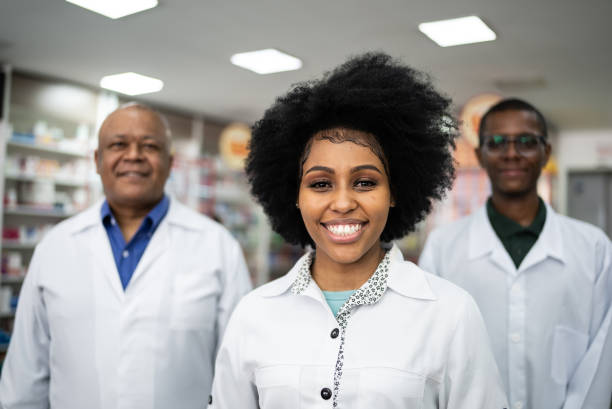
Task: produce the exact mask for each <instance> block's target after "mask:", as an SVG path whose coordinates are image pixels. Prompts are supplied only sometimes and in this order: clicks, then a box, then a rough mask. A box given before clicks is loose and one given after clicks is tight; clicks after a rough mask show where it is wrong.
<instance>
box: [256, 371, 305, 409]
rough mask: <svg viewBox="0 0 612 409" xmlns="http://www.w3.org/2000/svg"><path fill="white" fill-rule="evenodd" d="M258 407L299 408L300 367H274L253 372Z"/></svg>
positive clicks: (270, 408)
mask: <svg viewBox="0 0 612 409" xmlns="http://www.w3.org/2000/svg"><path fill="white" fill-rule="evenodd" d="M255 386H256V387H257V392H258V394H259V407H261V408H265V409H287V408H291V409H298V408H299V407H300V388H299V386H300V367H299V366H292V365H275V366H268V367H264V368H259V369H257V370H256V371H255Z"/></svg>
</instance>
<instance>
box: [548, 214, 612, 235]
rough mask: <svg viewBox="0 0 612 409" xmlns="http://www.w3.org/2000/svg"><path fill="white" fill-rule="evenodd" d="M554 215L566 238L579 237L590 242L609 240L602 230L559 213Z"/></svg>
mask: <svg viewBox="0 0 612 409" xmlns="http://www.w3.org/2000/svg"><path fill="white" fill-rule="evenodd" d="M553 215H554V217H555V219H556V221H557V223H558V225H559V227H560V228H561V229H562V231H563V235H564V237H573V238H577V237H579V238H581V239H585V240H589V241H600V240H604V241H607V240H609V238H608V236H606V233H604V231H603V230H602V229H601V228H599V227H597V226H595V225H593V224H591V223H587V222H585V221H582V220H578V219H574V218H573V217H569V216H565V215H562V214H559V213H553Z"/></svg>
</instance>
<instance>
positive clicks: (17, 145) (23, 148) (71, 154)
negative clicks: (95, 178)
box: [6, 140, 89, 159]
mask: <svg viewBox="0 0 612 409" xmlns="http://www.w3.org/2000/svg"><path fill="white" fill-rule="evenodd" d="M6 148H7V150H10V151H12V152H20V153H23V154H26V155H27V154H41V153H46V154H49V155H52V156H61V157H64V158H75V159H88V158H89V155H87V154H86V153H83V152H77V151H72V150H67V149H61V148H56V147H53V146H45V145H36V144H28V143H23V142H15V141H10V140H9V141H8V142H7V143H6Z"/></svg>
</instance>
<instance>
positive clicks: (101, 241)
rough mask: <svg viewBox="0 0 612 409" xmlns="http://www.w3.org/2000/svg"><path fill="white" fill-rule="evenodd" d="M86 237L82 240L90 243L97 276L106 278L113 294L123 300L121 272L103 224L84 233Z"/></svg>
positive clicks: (100, 223)
mask: <svg viewBox="0 0 612 409" xmlns="http://www.w3.org/2000/svg"><path fill="white" fill-rule="evenodd" d="M83 234H84V235H85V236H89V237H83V238H82V240H85V241H86V242H87V243H88V247H89V252H90V253H91V257H92V259H93V266H92V267H93V269H94V273H95V274H100V275H103V276H104V277H106V280H107V281H108V284H109V286H110V287H111V288H112V290H113V293H115V295H116V296H117V297H118V298H120V299H122V298H123V296H124V294H123V287H122V286H121V279H120V278H119V272H118V271H117V265H116V264H115V259H114V257H113V250H112V249H111V245H110V242H109V240H108V235H107V234H106V231H105V230H104V227H103V226H102V222H99V223H97V224H96V226H93V227H92V228H91V229H88V230H87V231H85V232H83ZM77 240H81V237H77Z"/></svg>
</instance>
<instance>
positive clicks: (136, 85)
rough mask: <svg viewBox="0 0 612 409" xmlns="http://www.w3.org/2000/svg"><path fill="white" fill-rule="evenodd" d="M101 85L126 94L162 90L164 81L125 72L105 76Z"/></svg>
mask: <svg viewBox="0 0 612 409" xmlns="http://www.w3.org/2000/svg"><path fill="white" fill-rule="evenodd" d="M100 86H101V87H102V88H105V89H108V90H111V91H116V92H120V93H122V94H126V95H141V94H150V93H152V92H158V91H161V90H162V88H163V87H164V83H163V81H161V80H158V79H157V78H152V77H147V76H145V75H140V74H137V73H135V72H124V73H122V74H114V75H107V76H106V77H103V78H102V79H101V80H100Z"/></svg>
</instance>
